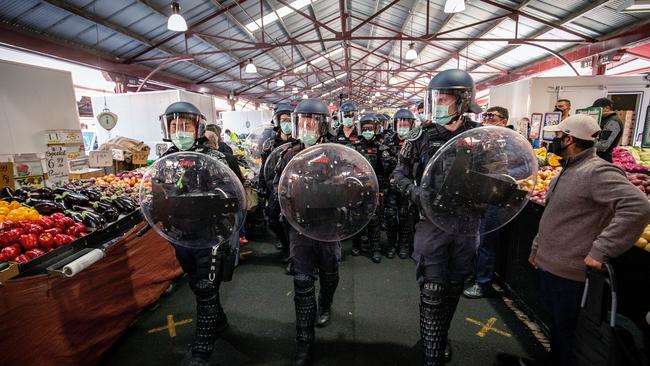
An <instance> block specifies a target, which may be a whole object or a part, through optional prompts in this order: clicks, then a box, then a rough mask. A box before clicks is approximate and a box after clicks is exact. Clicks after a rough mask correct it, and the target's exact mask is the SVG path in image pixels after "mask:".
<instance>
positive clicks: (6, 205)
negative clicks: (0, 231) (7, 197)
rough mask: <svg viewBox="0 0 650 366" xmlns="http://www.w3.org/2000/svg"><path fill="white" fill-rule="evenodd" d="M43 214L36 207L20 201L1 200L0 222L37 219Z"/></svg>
mask: <svg viewBox="0 0 650 366" xmlns="http://www.w3.org/2000/svg"><path fill="white" fill-rule="evenodd" d="M40 218H41V215H40V214H39V213H38V211H36V210H35V209H33V208H31V207H27V206H24V205H22V204H21V203H20V202H18V201H11V202H9V201H0V222H3V221H5V220H14V221H18V220H28V221H35V220H38V219H40Z"/></svg>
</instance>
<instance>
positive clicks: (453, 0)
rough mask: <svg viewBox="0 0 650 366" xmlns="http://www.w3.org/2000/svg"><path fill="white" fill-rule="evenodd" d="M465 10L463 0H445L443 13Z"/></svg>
mask: <svg viewBox="0 0 650 366" xmlns="http://www.w3.org/2000/svg"><path fill="white" fill-rule="evenodd" d="M464 10H465V0H447V2H445V13H450V14H451V13H459V12H461V11H464Z"/></svg>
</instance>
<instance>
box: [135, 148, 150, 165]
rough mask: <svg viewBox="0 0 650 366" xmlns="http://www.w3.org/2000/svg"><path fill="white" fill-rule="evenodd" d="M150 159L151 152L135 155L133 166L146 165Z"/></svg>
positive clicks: (141, 152)
mask: <svg viewBox="0 0 650 366" xmlns="http://www.w3.org/2000/svg"><path fill="white" fill-rule="evenodd" d="M148 159H149V150H146V151H136V152H134V153H133V164H146V163H147V160H148Z"/></svg>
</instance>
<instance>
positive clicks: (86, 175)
mask: <svg viewBox="0 0 650 366" xmlns="http://www.w3.org/2000/svg"><path fill="white" fill-rule="evenodd" d="M104 175H105V173H104V169H88V170H86V171H76V172H70V179H90V178H99V177H103V176H104Z"/></svg>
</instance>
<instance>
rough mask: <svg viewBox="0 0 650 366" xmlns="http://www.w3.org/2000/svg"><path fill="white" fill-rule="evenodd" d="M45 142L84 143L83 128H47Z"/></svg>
mask: <svg viewBox="0 0 650 366" xmlns="http://www.w3.org/2000/svg"><path fill="white" fill-rule="evenodd" d="M45 143H46V144H48V145H53V144H78V145H83V143H84V139H83V135H82V134H81V130H46V131H45Z"/></svg>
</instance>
